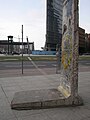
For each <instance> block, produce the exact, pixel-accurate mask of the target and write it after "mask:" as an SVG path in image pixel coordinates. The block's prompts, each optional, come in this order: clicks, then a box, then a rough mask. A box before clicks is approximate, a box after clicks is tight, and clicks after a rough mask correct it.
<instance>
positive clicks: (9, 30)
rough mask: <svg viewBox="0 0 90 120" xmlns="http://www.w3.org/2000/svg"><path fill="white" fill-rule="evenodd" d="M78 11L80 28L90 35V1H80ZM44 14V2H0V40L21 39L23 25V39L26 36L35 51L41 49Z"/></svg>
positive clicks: (0, 0)
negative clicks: (10, 37)
mask: <svg viewBox="0 0 90 120" xmlns="http://www.w3.org/2000/svg"><path fill="white" fill-rule="evenodd" d="M79 10H80V16H79V19H80V22H79V23H80V27H83V28H84V29H85V30H86V32H88V33H90V13H89V12H90V0H80V8H79ZM45 13H46V0H0V40H1V39H7V36H8V35H13V36H14V37H16V38H18V35H19V37H20V38H21V26H22V25H23V26H24V38H26V36H28V38H29V41H30V42H34V43H35V49H41V47H43V46H44V44H45V34H46V15H45ZM16 38H14V40H15V41H18V39H16ZM24 41H26V39H24Z"/></svg>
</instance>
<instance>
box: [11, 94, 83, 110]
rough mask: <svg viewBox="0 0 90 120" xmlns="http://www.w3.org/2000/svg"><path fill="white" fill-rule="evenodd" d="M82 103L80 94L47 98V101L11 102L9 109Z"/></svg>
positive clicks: (29, 108)
mask: <svg viewBox="0 0 90 120" xmlns="http://www.w3.org/2000/svg"><path fill="white" fill-rule="evenodd" d="M81 105H83V100H82V98H81V97H80V96H77V97H75V98H72V97H71V96H70V97H68V98H64V99H57V100H48V101H38V102H31V103H29V102H28V103H18V104H12V102H11V109H15V110H34V109H48V108H57V107H70V106H72V107H74V106H81Z"/></svg>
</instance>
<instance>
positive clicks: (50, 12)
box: [45, 0, 63, 51]
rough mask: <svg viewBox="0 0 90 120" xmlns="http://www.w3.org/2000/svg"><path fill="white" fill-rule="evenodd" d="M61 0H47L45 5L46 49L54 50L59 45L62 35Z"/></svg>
mask: <svg viewBox="0 0 90 120" xmlns="http://www.w3.org/2000/svg"><path fill="white" fill-rule="evenodd" d="M62 1H63V0H47V3H46V4H47V5H46V7H47V8H46V10H47V11H46V43H45V48H46V50H52V51H54V50H56V47H57V45H59V46H61V36H62V8H63V6H62Z"/></svg>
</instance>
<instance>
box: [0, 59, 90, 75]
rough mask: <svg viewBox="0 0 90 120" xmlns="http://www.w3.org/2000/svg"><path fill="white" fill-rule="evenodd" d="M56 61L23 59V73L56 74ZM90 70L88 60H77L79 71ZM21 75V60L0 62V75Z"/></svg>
mask: <svg viewBox="0 0 90 120" xmlns="http://www.w3.org/2000/svg"><path fill="white" fill-rule="evenodd" d="M56 70H57V62H56V61H34V62H33V61H24V62H23V71H24V75H29V76H31V75H32V76H33V75H48V74H56ZM86 71H90V61H89V60H81V61H79V72H86ZM20 75H22V63H21V62H15V61H14V62H5V61H4V62H0V77H9V76H20Z"/></svg>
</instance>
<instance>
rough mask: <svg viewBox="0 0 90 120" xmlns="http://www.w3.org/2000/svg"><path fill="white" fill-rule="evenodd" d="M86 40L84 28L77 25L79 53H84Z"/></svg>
mask: <svg viewBox="0 0 90 120" xmlns="http://www.w3.org/2000/svg"><path fill="white" fill-rule="evenodd" d="M85 49H86V42H85V29H83V28H81V27H79V54H83V53H85Z"/></svg>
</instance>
